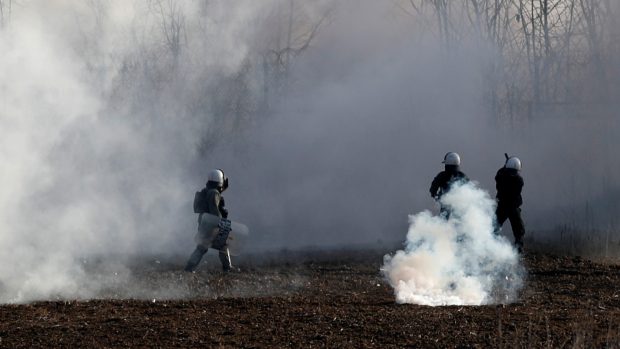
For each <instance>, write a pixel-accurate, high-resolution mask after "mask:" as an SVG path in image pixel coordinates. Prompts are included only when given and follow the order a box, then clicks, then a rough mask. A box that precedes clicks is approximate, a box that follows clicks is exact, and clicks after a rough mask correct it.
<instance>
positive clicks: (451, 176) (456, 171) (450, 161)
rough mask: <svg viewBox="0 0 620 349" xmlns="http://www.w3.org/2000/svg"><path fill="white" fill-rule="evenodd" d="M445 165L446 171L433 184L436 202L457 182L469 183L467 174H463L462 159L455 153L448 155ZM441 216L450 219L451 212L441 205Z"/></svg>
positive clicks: (432, 194)
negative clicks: (461, 168)
mask: <svg viewBox="0 0 620 349" xmlns="http://www.w3.org/2000/svg"><path fill="white" fill-rule="evenodd" d="M442 163H443V164H445V169H444V170H443V171H441V172H439V173H438V174H437V176H435V178H434V179H433V182H432V183H431V188H430V192H431V196H432V197H433V198H434V199H435V200H439V199H441V197H442V196H443V195H444V194H445V193H447V192H448V191H449V190H450V186H451V185H452V184H454V183H455V182H457V181H463V182H467V181H469V178H467V175H465V173H463V172H461V170H460V166H461V157H460V156H459V154H457V153H454V152H449V153H447V154H446V155H445V156H444V158H443V161H442ZM439 214H440V215H441V216H443V217H444V218H446V219H448V218H449V217H450V212H449V210H448V208H447V207H445V206H444V205H441V209H440V213H439Z"/></svg>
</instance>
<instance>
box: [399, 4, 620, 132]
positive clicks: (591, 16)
mask: <svg viewBox="0 0 620 349" xmlns="http://www.w3.org/2000/svg"><path fill="white" fill-rule="evenodd" d="M397 5H398V6H399V7H400V8H401V9H402V10H403V11H405V12H406V13H408V14H409V15H411V16H412V18H414V20H415V21H416V22H417V23H422V24H424V25H425V26H426V27H427V28H428V27H430V28H431V31H432V32H433V33H434V35H436V36H437V37H438V39H439V41H440V42H441V44H442V47H443V48H444V49H445V50H446V52H447V53H450V52H453V51H454V49H455V48H457V47H458V46H459V45H462V44H463V45H469V44H471V43H472V42H477V43H479V44H481V45H483V47H486V48H490V49H492V50H494V51H495V52H496V55H495V58H494V59H492V60H490V61H489V62H485V63H486V64H487V69H486V71H485V72H484V77H485V79H486V80H487V86H488V91H487V94H486V95H487V101H486V102H487V105H488V106H489V108H490V110H491V112H492V113H493V115H495V116H496V117H497V118H499V119H504V120H513V121H519V120H526V119H527V118H531V117H536V116H538V115H542V114H545V113H574V114H577V115H581V114H584V113H585V112H584V111H586V110H592V108H593V106H595V105H596V106H604V105H609V104H613V103H617V101H616V100H614V97H613V96H617V95H618V93H619V92H620V72H619V71H618V64H619V59H618V58H619V53H620V45H619V40H618V39H619V36H620V29H619V26H618V22H617V21H618V19H617V18H618V15H620V3H618V2H616V1H612V0H464V1H450V0H407V1H405V0H401V1H398V2H397Z"/></svg>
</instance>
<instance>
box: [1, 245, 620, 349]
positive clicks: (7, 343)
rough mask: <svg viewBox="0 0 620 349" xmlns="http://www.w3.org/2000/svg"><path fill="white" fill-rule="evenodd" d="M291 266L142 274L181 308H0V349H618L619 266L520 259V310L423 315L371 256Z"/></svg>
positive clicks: (59, 304) (84, 304) (127, 304)
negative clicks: (179, 296)
mask: <svg viewBox="0 0 620 349" xmlns="http://www.w3.org/2000/svg"><path fill="white" fill-rule="evenodd" d="M309 259H312V260H314V262H308V260H309ZM298 260H299V259H298ZM301 260H302V261H301V262H297V263H292V262H291V260H289V262H288V263H287V262H284V261H280V262H275V261H272V262H268V263H264V264H262V265H261V266H251V265H246V267H245V268H244V269H242V271H240V272H237V273H234V274H230V275H227V276H225V277H223V276H222V275H221V274H220V273H219V272H216V271H214V270H213V269H212V268H214V267H212V268H211V269H209V268H207V269H203V270H201V271H199V272H198V273H196V274H191V275H188V274H183V273H177V272H176V271H173V268H176V267H178V265H176V266H175V265H169V264H166V265H164V263H162V264H158V266H157V267H154V268H150V269H149V268H147V269H148V270H146V271H144V274H145V275H147V276H145V278H157V277H158V275H162V277H164V278H170V277H172V278H177V279H178V280H177V281H176V283H178V284H183V285H186V286H187V288H188V289H190V290H193V291H194V292H204V294H206V295H207V296H206V297H197V298H196V297H195V298H192V299H190V300H167V301H160V300H155V301H153V300H91V301H79V302H76V301H70V302H66V301H55V302H40V303H34V304H27V305H4V306H1V307H0V347H10V348H12V347H24V348H25V347H126V346H136V347H203V348H204V347H304V348H307V347H351V348H362V347H403V346H411V347H550V348H551V347H554V348H555V347H583V348H592V347H620V266H618V265H607V264H595V263H593V262H589V261H586V260H582V259H579V258H568V257H564V258H559V257H550V256H543V255H535V256H532V255H530V256H527V258H526V264H527V268H528V271H529V277H528V281H527V286H526V289H525V290H524V291H523V294H522V296H521V300H520V302H519V303H517V304H511V305H506V306H501V305H500V306H476V307H464V306H450V307H427V306H417V305H398V304H395V302H394V296H393V294H392V289H391V288H390V287H389V286H388V285H386V283H385V282H384V281H383V280H382V279H381V277H380V275H379V273H378V269H379V267H380V265H381V254H380V253H355V254H348V255H347V256H346V257H343V255H342V254H337V253H334V254H333V255H331V256H329V255H325V254H322V255H320V256H319V255H317V256H316V258H313V257H312V256H304V257H303V258H302V259H301ZM303 260H305V262H304V261H303ZM158 263H159V262H158ZM170 275H173V276H170Z"/></svg>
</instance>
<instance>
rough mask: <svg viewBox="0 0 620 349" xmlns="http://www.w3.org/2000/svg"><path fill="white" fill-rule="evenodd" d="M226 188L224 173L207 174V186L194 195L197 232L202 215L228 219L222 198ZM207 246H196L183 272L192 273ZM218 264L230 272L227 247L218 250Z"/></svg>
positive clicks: (218, 170)
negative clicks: (220, 263)
mask: <svg viewBox="0 0 620 349" xmlns="http://www.w3.org/2000/svg"><path fill="white" fill-rule="evenodd" d="M227 188H228V178H227V177H226V176H225V175H224V171H222V170H220V169H217V170H212V171H211V172H209V176H208V180H207V186H206V188H204V189H203V190H201V191H200V192H198V193H196V198H195V199H194V212H196V213H198V214H199V215H198V230H199V232H200V231H201V229H200V226H201V224H203V223H202V215H203V214H205V213H208V214H212V215H214V216H218V217H220V218H228V210H227V209H226V208H225V207H224V205H225V203H224V198H223V197H222V192H223V191H224V190H226V189H227ZM207 250H208V246H203V245H202V244H198V246H196V249H195V250H194V252H193V253H192V255H191V256H190V257H189V260H188V261H187V265H186V266H185V271H194V270H195V269H196V267H197V266H198V264H199V263H200V260H201V259H202V256H203V255H204V254H205V253H207ZM218 255H219V258H220V262H222V268H223V270H224V271H225V272H228V271H230V269H231V267H232V266H231V261H230V252H229V250H228V247H227V246H224V247H223V248H221V249H220V250H219V254H218Z"/></svg>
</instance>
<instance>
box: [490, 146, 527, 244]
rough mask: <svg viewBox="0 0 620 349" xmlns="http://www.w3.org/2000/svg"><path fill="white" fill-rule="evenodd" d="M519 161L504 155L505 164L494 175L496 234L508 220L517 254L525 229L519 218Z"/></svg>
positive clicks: (520, 185) (520, 179) (521, 180)
mask: <svg viewBox="0 0 620 349" xmlns="http://www.w3.org/2000/svg"><path fill="white" fill-rule="evenodd" d="M520 172H521V160H519V158H517V157H515V156H513V157H509V156H508V155H507V154H506V163H505V164H504V167H502V168H500V169H499V170H498V171H497V174H496V175H495V187H496V188H497V210H496V211H495V217H496V224H497V225H496V228H495V231H496V232H498V231H499V229H500V228H501V227H502V225H503V224H504V222H505V221H506V219H509V220H510V225H511V227H512V233H513V234H514V238H515V246H517V249H518V250H519V252H523V235H525V227H524V225H523V219H522V218H521V205H522V204H523V198H522V197H521V190H522V189H523V178H522V177H521V174H520Z"/></svg>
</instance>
